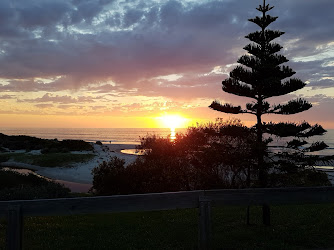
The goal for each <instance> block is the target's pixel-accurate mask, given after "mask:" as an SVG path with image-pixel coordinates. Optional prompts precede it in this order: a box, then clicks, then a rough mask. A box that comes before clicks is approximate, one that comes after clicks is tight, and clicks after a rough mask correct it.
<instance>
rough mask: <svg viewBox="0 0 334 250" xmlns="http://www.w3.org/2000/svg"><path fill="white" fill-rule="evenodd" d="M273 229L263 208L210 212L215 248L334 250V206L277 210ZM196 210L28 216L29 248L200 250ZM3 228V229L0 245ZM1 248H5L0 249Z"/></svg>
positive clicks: (2, 228) (0, 239)
mask: <svg viewBox="0 0 334 250" xmlns="http://www.w3.org/2000/svg"><path fill="white" fill-rule="evenodd" d="M271 209H272V226H263V225H262V223H261V208H259V207H252V208H251V223H252V225H250V226H247V225H245V214H246V207H219V208H213V210H212V221H213V249H319V248H330V247H333V246H334V230H333V229H334V215H333V211H334V205H327V204H326V205H300V206H275V207H271ZM197 222H198V210H197V209H184V210H175V211H157V212H138V213H117V214H102V215H85V216H61V217H60V216H59V217H27V218H25V221H24V246H25V249H37V250H38V249H197V240H198V232H197V230H198V224H197ZM4 235H5V225H4V221H3V220H2V223H1V226H0V246H3V244H4ZM0 249H3V248H1V247H0Z"/></svg>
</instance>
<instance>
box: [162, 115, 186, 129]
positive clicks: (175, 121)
mask: <svg viewBox="0 0 334 250" xmlns="http://www.w3.org/2000/svg"><path fill="white" fill-rule="evenodd" d="M159 120H160V121H161V126H162V127H165V128H170V129H171V130H175V129H176V128H184V127H185V126H186V124H187V121H188V119H187V118H184V117H182V116H181V115H163V116H161V117H159Z"/></svg>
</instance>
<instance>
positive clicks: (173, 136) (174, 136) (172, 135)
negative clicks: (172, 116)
mask: <svg viewBox="0 0 334 250" xmlns="http://www.w3.org/2000/svg"><path fill="white" fill-rule="evenodd" d="M169 138H170V141H171V142H173V141H175V139H176V132H175V128H170V136H169Z"/></svg>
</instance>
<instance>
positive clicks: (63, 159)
mask: <svg viewBox="0 0 334 250" xmlns="http://www.w3.org/2000/svg"><path fill="white" fill-rule="evenodd" d="M0 156H1V157H6V156H8V157H9V158H10V159H12V160H14V161H16V162H21V163H27V164H32V165H36V166H41V167H63V166H68V165H70V164H73V163H80V162H86V161H89V160H91V159H93V158H94V157H95V155H94V154H71V153H50V154H40V155H32V154H26V153H3V154H0Z"/></svg>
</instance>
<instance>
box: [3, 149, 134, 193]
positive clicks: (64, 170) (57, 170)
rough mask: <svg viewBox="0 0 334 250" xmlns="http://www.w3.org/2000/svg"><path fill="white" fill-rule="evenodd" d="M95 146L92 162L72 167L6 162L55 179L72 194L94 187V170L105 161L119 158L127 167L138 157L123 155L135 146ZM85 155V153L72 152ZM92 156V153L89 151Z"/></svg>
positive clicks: (7, 164) (8, 164)
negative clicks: (124, 151)
mask: <svg viewBox="0 0 334 250" xmlns="http://www.w3.org/2000/svg"><path fill="white" fill-rule="evenodd" d="M93 145H94V154H95V155H96V156H95V157H94V158H93V159H92V160H90V161H88V162H85V163H76V164H72V165H71V167H52V168H48V167H39V166H35V165H30V164H24V163H17V162H11V161H9V162H6V166H13V167H19V168H27V169H31V170H34V172H35V173H36V174H39V175H41V176H44V177H47V178H50V179H53V180H55V181H57V182H59V183H62V184H64V186H66V187H68V188H70V189H71V190H72V192H88V190H89V189H90V188H91V186H92V181H93V176H92V174H91V172H92V169H93V168H94V167H97V166H98V165H99V164H100V163H102V162H103V161H108V160H109V159H110V158H111V157H114V156H116V157H118V158H121V159H124V160H125V163H126V165H128V164H130V163H131V162H133V161H135V159H136V158H137V156H136V155H130V154H124V153H121V150H124V149H135V147H136V145H134V144H103V145H102V146H100V145H97V144H93ZM34 153H36V152H34ZM72 153H77V154H79V153H80V154H83V153H85V152H72ZM87 153H89V154H91V153H92V152H91V151H87Z"/></svg>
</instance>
